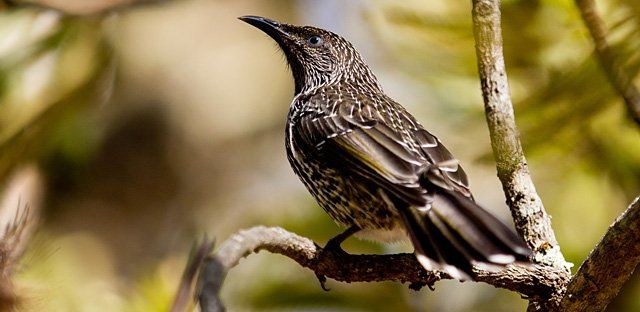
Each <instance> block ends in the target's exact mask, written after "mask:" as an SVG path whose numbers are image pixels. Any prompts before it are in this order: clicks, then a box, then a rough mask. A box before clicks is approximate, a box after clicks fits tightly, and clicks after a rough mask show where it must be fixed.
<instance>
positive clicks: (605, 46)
mask: <svg viewBox="0 0 640 312" xmlns="http://www.w3.org/2000/svg"><path fill="white" fill-rule="evenodd" d="M575 2H576V6H577V7H578V9H580V14H581V15H582V20H583V21H584V24H585V25H586V26H587V28H588V29H589V34H591V37H592V38H593V43H594V46H595V51H596V56H597V59H598V62H599V63H600V66H601V67H602V69H603V71H604V73H605V75H606V76H607V78H608V79H609V82H610V83H611V85H612V86H613V88H614V89H615V90H616V92H618V94H620V96H621V97H622V99H623V100H624V103H625V104H626V106H627V111H628V112H629V116H630V117H631V118H632V119H633V120H634V121H635V122H636V124H638V125H640V92H639V91H638V89H637V88H636V86H635V85H634V84H633V79H631V77H629V75H628V74H627V73H626V72H625V71H624V68H622V66H620V64H619V63H618V62H616V57H615V55H614V53H613V51H612V50H611V47H610V46H609V43H608V42H607V31H606V28H605V25H604V22H603V21H602V19H601V18H600V16H599V15H598V13H597V12H596V5H595V2H594V0H575Z"/></svg>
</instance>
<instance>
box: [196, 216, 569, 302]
mask: <svg viewBox="0 0 640 312" xmlns="http://www.w3.org/2000/svg"><path fill="white" fill-rule="evenodd" d="M261 250H266V251H269V252H272V253H277V254H281V255H284V256H286V257H288V258H291V259H293V260H294V261H296V262H297V263H298V264H300V265H301V266H303V267H305V268H309V269H311V270H312V271H314V272H315V273H316V274H319V275H324V276H326V277H329V278H332V279H335V280H337V281H342V282H347V283H351V282H380V281H397V282H401V283H409V284H410V285H409V287H410V288H412V289H419V288H421V287H422V286H430V287H432V286H433V284H434V283H435V282H437V281H439V280H441V279H450V278H451V277H449V276H448V275H446V274H445V273H442V272H430V271H426V270H424V269H423V268H422V266H421V265H420V264H419V263H418V261H417V260H416V258H415V256H414V255H413V254H395V255H351V254H346V253H340V252H333V251H324V250H323V249H322V248H321V247H319V246H318V245H317V244H315V243H314V242H313V241H311V240H310V239H308V238H305V237H301V236H299V235H296V234H294V233H291V232H288V231H286V230H284V229H282V228H278V227H263V226H257V227H254V228H251V229H248V230H244V231H240V232H238V233H237V234H235V235H233V236H232V237H231V238H229V239H227V240H226V241H225V242H223V243H222V245H220V248H219V249H218V251H217V252H216V253H215V254H214V255H212V256H211V257H210V258H209V259H208V260H207V261H206V264H205V269H204V272H213V273H215V274H210V273H207V274H202V275H201V280H200V285H203V286H207V285H208V286H209V288H208V290H205V288H206V287H202V286H201V287H200V288H201V289H202V291H201V293H200V302H201V307H203V311H220V306H219V302H220V300H219V298H218V292H219V289H220V285H221V279H224V274H223V273H222V274H221V272H227V271H228V270H230V269H231V268H233V267H234V266H236V265H237V264H238V262H239V261H240V259H242V258H243V257H246V256H248V255H249V254H251V253H256V252H259V251H261ZM216 272H217V273H216ZM474 273H475V278H476V280H477V281H478V282H484V283H487V284H490V285H493V286H495V287H498V288H505V289H509V290H512V291H516V292H518V293H520V294H522V295H524V296H526V297H528V298H531V299H534V300H539V301H546V300H549V299H550V298H552V297H554V296H557V295H558V293H557V289H560V288H561V286H562V285H564V284H565V283H566V277H567V275H566V274H565V273H564V271H563V270H560V269H557V268H553V267H550V266H545V265H530V264H516V265H510V266H507V267H505V268H504V269H500V270H488V269H486V268H479V267H476V268H474ZM211 302H214V303H216V304H213V305H212V304H210V303H211ZM207 306H211V308H210V309H208V310H207V309H205V307H207Z"/></svg>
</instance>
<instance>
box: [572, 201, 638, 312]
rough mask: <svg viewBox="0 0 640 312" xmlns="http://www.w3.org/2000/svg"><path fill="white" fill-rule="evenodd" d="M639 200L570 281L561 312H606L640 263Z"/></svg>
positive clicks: (618, 221)
mask: <svg viewBox="0 0 640 312" xmlns="http://www.w3.org/2000/svg"><path fill="white" fill-rule="evenodd" d="M639 237H640V197H638V198H636V199H635V200H634V201H633V203H632V204H631V205H630V206H629V208H627V210H626V211H625V212H624V213H623V214H622V215H620V217H618V219H617V220H616V221H615V222H614V223H613V224H612V225H611V226H610V227H609V230H608V231H607V233H606V234H605V235H604V237H603V238H602V240H601V241H600V243H598V245H597V246H596V247H595V248H594V249H593V251H591V254H589V257H588V258H587V260H585V261H584V263H582V265H581V266H580V269H579V270H578V273H576V275H575V276H574V277H573V278H572V279H571V282H570V283H569V285H568V286H567V292H566V294H565V295H564V297H563V299H562V303H561V305H560V311H568V312H572V311H604V309H605V308H606V307H607V305H608V304H609V302H611V300H613V298H615V297H616V295H617V294H618V292H619V291H620V289H621V288H622V286H623V285H624V283H625V282H626V281H627V279H628V278H629V276H631V274H632V273H633V270H635V268H636V266H637V265H638V263H640V243H638V238H639Z"/></svg>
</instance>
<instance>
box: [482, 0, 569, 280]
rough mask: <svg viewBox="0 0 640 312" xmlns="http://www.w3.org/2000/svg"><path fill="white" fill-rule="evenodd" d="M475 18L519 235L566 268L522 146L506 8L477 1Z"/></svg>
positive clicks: (494, 1)
mask: <svg viewBox="0 0 640 312" xmlns="http://www.w3.org/2000/svg"><path fill="white" fill-rule="evenodd" d="M472 13H473V26H474V36H475V41H476V55H477V58H478V71H479V74H480V81H481V86H482V96H483V99H484V104H485V106H484V107H485V114H486V117H487V124H488V126H489V133H490V136H491V146H492V148H493V155H494V157H495V159H496V163H497V169H498V177H499V178H500V182H502V187H503V190H504V192H505V195H506V197H507V204H508V205H509V208H510V209H511V214H512V216H513V219H514V222H515V225H516V230H517V231H518V233H520V235H521V236H522V237H524V239H525V240H526V241H527V243H528V244H529V246H531V248H533V249H534V250H535V251H536V252H537V255H536V260H537V261H538V262H541V263H545V264H548V265H552V266H554V267H556V268H564V267H565V266H566V263H565V261H564V257H563V256H562V253H561V252H560V247H559V246H558V242H557V241H556V238H555V235H554V233H553V229H552V228H551V219H550V218H549V216H548V215H547V213H546V211H545V209H544V206H543V205H542V201H541V200H540V197H539V196H538V194H537V193H536V189H535V186H534V185H533V181H532V180H531V177H530V175H529V169H528V167H527V161H526V159H525V157H524V153H523V152H522V146H521V145H520V139H519V134H518V130H517V128H516V124H515V119H514V114H513V106H512V104H511V97H510V93H509V83H508V81H507V73H506V70H505V65H504V58H503V55H502V31H501V29H500V3H499V1H498V0H473V12H472Z"/></svg>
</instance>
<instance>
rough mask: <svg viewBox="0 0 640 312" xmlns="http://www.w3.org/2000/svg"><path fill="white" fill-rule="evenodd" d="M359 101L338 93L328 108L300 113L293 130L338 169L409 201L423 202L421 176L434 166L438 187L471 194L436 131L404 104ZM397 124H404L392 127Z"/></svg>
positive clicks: (459, 168)
mask: <svg viewBox="0 0 640 312" xmlns="http://www.w3.org/2000/svg"><path fill="white" fill-rule="evenodd" d="M363 101H365V100H359V101H355V100H352V101H350V100H349V99H348V98H347V99H343V101H342V102H341V103H340V104H339V105H337V106H336V108H335V109H334V110H333V111H331V112H327V113H326V114H322V115H316V116H308V117H305V118H301V119H300V120H299V125H298V131H296V133H297V135H298V136H299V137H300V141H302V142H305V143H306V144H307V146H308V148H310V149H312V150H315V152H316V155H317V156H320V157H319V158H320V159H323V160H325V161H327V162H328V163H330V165H331V166H334V167H337V168H338V169H340V171H341V172H346V173H350V174H352V175H354V176H357V177H361V178H363V179H364V181H369V182H371V183H374V184H376V185H379V186H380V187H382V188H384V189H386V190H387V191H389V192H390V193H391V194H394V195H396V197H398V198H399V199H401V200H405V201H407V202H408V203H410V204H413V205H425V204H426V203H427V201H428V199H427V198H426V197H425V195H426V194H427V192H428V190H427V189H425V188H424V185H421V184H424V183H422V182H421V179H423V178H424V175H423V174H422V173H424V172H425V170H426V169H427V168H433V167H435V168H437V169H439V171H441V172H442V179H440V180H439V181H438V182H439V183H440V184H441V186H442V187H445V188H447V189H450V190H452V191H455V192H458V193H460V195H462V196H465V197H469V198H470V197H471V192H470V191H469V188H468V180H467V176H466V174H465V173H464V171H463V170H462V168H461V167H460V166H458V164H457V161H456V160H455V159H454V158H453V155H452V154H451V153H450V152H449V151H448V150H447V149H446V147H444V145H442V144H441V143H440V141H439V140H438V139H437V138H436V137H435V136H433V135H432V134H431V133H429V132H428V131H426V130H424V129H422V127H421V126H419V124H418V123H417V122H416V121H415V120H413V118H412V117H411V116H410V115H409V114H408V113H406V111H404V109H402V111H400V112H399V115H395V114H394V115H387V114H384V112H382V113H381V112H380V111H379V109H380V108H374V109H370V108H371V106H372V104H371V103H367V102H363ZM382 109H385V108H382ZM399 126H401V128H402V129H404V130H403V131H400V130H396V129H398V128H399ZM412 142H413V143H412Z"/></svg>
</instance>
